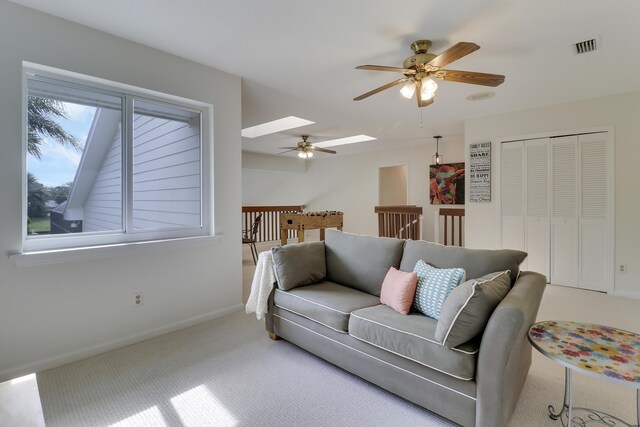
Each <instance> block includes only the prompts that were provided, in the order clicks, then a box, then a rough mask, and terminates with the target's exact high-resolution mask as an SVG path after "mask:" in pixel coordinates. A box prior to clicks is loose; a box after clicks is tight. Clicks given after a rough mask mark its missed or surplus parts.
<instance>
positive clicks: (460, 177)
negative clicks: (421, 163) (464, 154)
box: [429, 162, 464, 205]
mask: <svg viewBox="0 0 640 427" xmlns="http://www.w3.org/2000/svg"><path fill="white" fill-rule="evenodd" d="M429 188H430V191H429V193H430V199H431V204H432V205H464V162H461V163H447V164H443V165H431V166H429Z"/></svg>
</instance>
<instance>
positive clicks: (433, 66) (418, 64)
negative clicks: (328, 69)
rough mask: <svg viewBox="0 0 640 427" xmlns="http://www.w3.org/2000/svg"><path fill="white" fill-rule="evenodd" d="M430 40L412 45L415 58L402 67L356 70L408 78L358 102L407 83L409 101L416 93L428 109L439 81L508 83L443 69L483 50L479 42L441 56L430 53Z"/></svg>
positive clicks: (405, 90) (403, 91)
mask: <svg viewBox="0 0 640 427" xmlns="http://www.w3.org/2000/svg"><path fill="white" fill-rule="evenodd" d="M430 47H431V41H430V40H417V41H415V42H413V43H412V44H411V50H413V52H414V55H412V56H410V57H409V58H407V59H406V60H405V61H404V63H403V64H402V68H401V67H387V66H382V65H360V66H357V67H356V70H373V71H391V72H396V73H402V74H404V77H402V78H400V79H398V80H395V81H393V82H391V83H387V84H386V85H384V86H380V87H379V88H376V89H374V90H372V91H369V92H367V93H364V94H362V95H360V96H358V97H356V98H353V100H354V101H360V100H362V99H365V98H368V97H370V96H371V95H375V94H376V93H378V92H382V91H383V90H386V89H389V88H392V87H394V86H397V85H400V84H403V83H406V84H405V85H404V87H403V88H402V89H401V90H400V93H401V94H402V95H403V96H404V97H405V98H407V99H411V98H412V97H413V95H414V93H415V94H416V98H417V100H418V107H426V106H427V105H431V104H432V103H433V97H434V95H435V92H436V89H437V88H438V85H437V84H436V82H435V81H434V79H435V80H446V81H450V82H459V83H470V84H474V85H482V86H492V87H495V86H498V85H500V84H502V82H504V76H502V75H499V74H487V73H476V72H473V71H458V70H446V69H444V68H443V67H446V66H447V65H449V64H451V63H452V62H454V61H457V60H458V59H460V58H462V57H464V56H467V55H469V54H470V53H473V52H475V51H476V50H478V49H480V46H478V45H477V44H475V43H470V42H460V43H458V44H456V45H455V46H453V47H451V48H449V49H447V50H445V51H444V52H443V53H441V54H440V55H435V54H433V53H428V50H429V48H430Z"/></svg>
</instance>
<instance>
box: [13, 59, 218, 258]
mask: <svg viewBox="0 0 640 427" xmlns="http://www.w3.org/2000/svg"><path fill="white" fill-rule="evenodd" d="M25 82H26V99H25V113H26V114H25V118H26V130H25V144H26V148H27V149H26V153H27V154H26V156H27V162H26V165H27V168H26V169H27V170H26V172H27V173H26V181H27V182H26V203H25V206H24V213H25V229H24V234H25V239H24V245H23V250H24V251H25V252H30V251H40V250H45V251H46V250H52V249H61V248H74V247H83V246H95V245H102V244H114V243H126V242H140V241H148V240H164V239H171V238H182V237H193V236H200V235H207V234H209V232H210V231H209V230H210V228H211V227H210V222H211V221H210V219H209V216H210V212H209V208H208V203H206V200H205V199H206V197H203V192H204V191H205V190H206V187H208V185H207V183H208V182H209V180H208V179H207V177H208V176H210V170H209V164H208V162H207V161H206V156H204V158H203V153H208V152H210V151H209V150H210V147H207V144H208V143H209V141H210V140H211V137H210V132H211V129H210V128H211V126H210V123H209V119H208V118H209V117H210V114H209V113H210V111H209V108H211V106H207V105H205V104H202V103H198V102H196V101H189V100H184V99H177V98H175V97H171V96H168V95H163V94H158V93H155V92H153V93H152V92H150V91H146V90H144V89H138V88H131V87H128V86H127V87H125V86H124V85H119V84H117V83H113V84H110V82H107V83H105V82H104V81H99V83H97V82H98V79H92V78H87V81H83V80H82V79H78V78H77V76H74V77H73V78H69V77H68V76H66V75H62V76H61V75H55V73H54V74H53V75H52V74H51V73H50V72H47V73H40V72H38V71H37V70H36V71H33V70H25ZM207 148H208V149H209V150H206V149H207Z"/></svg>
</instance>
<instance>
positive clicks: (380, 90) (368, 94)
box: [353, 77, 409, 101]
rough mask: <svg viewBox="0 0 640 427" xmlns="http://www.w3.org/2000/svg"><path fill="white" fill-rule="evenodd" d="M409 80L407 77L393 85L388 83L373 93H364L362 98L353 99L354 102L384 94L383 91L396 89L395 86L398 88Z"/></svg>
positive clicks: (394, 82)
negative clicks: (380, 93) (379, 93)
mask: <svg viewBox="0 0 640 427" xmlns="http://www.w3.org/2000/svg"><path fill="white" fill-rule="evenodd" d="M407 80H409V79H408V78H406V77H403V78H401V79H398V80H396V81H393V82H391V83H387V84H386V85H384V86H380V87H379V88H376V89H374V90H372V91H369V92H367V93H363V94H362V95H360V96H357V97H355V98H353V100H354V101H361V100H363V99H365V98H368V97H370V96H371V95H375V94H376V93H378V92H382V91H383V90H386V89H389V88H391V87H394V86H397V85H399V84H402V83H404V82H406V81H407Z"/></svg>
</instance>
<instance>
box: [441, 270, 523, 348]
mask: <svg viewBox="0 0 640 427" xmlns="http://www.w3.org/2000/svg"><path fill="white" fill-rule="evenodd" d="M510 289H511V278H510V275H509V272H508V271H502V272H497V273H491V274H488V275H486V276H484V277H481V278H480V279H472V280H468V281H466V282H464V283H463V284H461V285H460V286H458V287H456V288H455V289H454V290H453V291H452V292H451V294H450V295H449V297H448V298H447V300H446V301H445V303H444V305H443V306H442V312H441V314H440V318H439V319H438V326H437V327H436V334H435V338H436V340H437V341H438V342H440V343H442V344H443V345H445V346H447V347H455V346H457V345H460V344H462V343H465V342H467V341H469V340H470V339H472V338H473V337H475V336H476V335H479V334H481V333H482V331H484V328H485V326H487V322H489V318H490V317H491V314H492V313H493V310H494V309H495V308H496V307H497V306H498V304H500V301H502V299H503V298H504V297H505V296H507V294H508V293H509V290H510Z"/></svg>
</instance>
